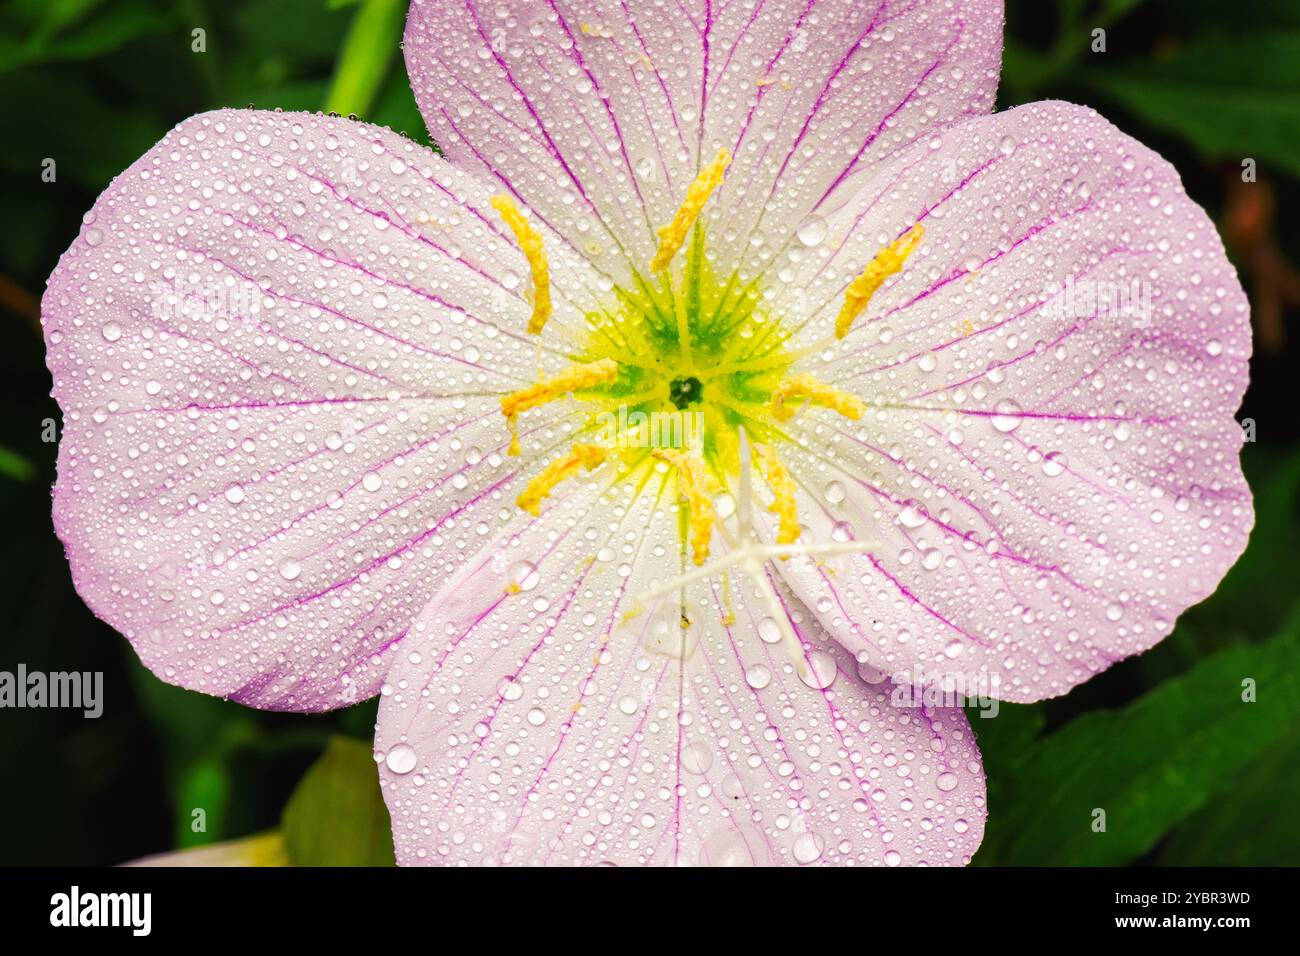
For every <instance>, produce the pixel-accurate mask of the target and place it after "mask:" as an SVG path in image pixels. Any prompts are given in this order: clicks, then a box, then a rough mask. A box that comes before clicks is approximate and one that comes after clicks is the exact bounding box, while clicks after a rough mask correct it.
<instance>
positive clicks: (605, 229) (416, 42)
mask: <svg viewBox="0 0 1300 956" xmlns="http://www.w3.org/2000/svg"><path fill="white" fill-rule="evenodd" d="M1001 32H1002V2H1001V0H946V2H943V3H915V2H911V3H898V2H891V0H878V2H867V3H863V2H862V0H762V2H757V3H754V2H750V3H717V2H714V0H687V2H683V3H666V2H656V3H650V4H647V3H631V2H627V0H619V2H610V0H521V2H516V3H511V4H499V3H491V2H488V0H415V2H414V3H413V4H412V7H411V13H410V19H409V21H408V25H407V31H406V41H405V50H406V62H407V69H408V72H409V73H410V75H411V78H412V84H413V86H414V88H415V94H416V99H417V101H418V102H419V104H420V108H421V111H422V112H423V114H424V117H425V122H426V123H427V124H428V127H429V130H430V131H431V132H432V133H433V136H434V138H435V139H436V140H437V142H438V143H439V145H440V146H441V147H442V148H443V149H444V150H446V152H447V155H448V156H449V157H451V158H453V159H454V160H456V161H457V162H461V163H464V164H466V166H467V168H470V167H471V165H472V166H473V167H476V168H478V169H480V170H482V171H484V172H485V173H487V174H488V175H491V176H493V177H495V178H496V179H498V180H499V181H500V182H501V183H502V184H503V185H504V186H505V188H507V189H508V190H509V191H511V192H512V193H514V194H515V195H516V196H517V197H519V198H520V199H521V200H522V201H523V202H524V203H526V204H527V205H528V206H529V207H531V208H532V209H533V210H534V211H535V212H537V214H538V215H539V217H540V218H542V219H543V220H545V221H547V222H548V223H550V224H551V225H552V226H553V227H554V228H555V229H556V230H557V231H558V232H560V233H562V234H563V235H564V236H565V237H566V238H568V239H569V240H570V241H571V242H573V243H574V244H575V246H577V247H579V248H581V249H582V250H583V251H584V252H586V253H587V254H588V255H590V256H591V258H592V261H593V262H595V263H597V264H598V265H599V266H600V268H602V269H603V270H604V271H605V272H606V273H608V274H609V275H610V276H613V277H614V278H615V279H621V278H622V277H623V276H624V275H625V273H626V271H627V269H628V267H629V265H630V266H631V267H632V268H637V269H641V270H644V269H645V267H646V265H647V263H648V262H649V260H650V258H651V255H652V254H653V252H654V251H655V248H656V244H657V240H656V236H655V232H654V230H655V228H656V227H658V226H662V225H664V224H665V223H667V222H668V221H669V220H670V219H671V218H672V215H673V213H674V211H675V210H676V209H677V207H678V205H679V204H680V203H681V202H682V200H683V198H684V197H685V195H686V190H687V187H688V186H689V185H690V183H691V182H692V180H693V179H694V178H695V177H696V175H697V174H698V173H699V171H700V169H701V167H702V166H704V165H705V164H707V163H709V162H710V161H711V160H712V159H713V158H714V156H715V155H716V154H717V152H718V150H719V149H723V148H725V149H728V150H730V151H731V153H732V155H733V156H734V157H735V163H734V164H733V165H732V167H731V169H730V170H729V172H728V175H727V181H726V183H725V184H724V186H723V188H722V189H721V190H720V192H719V198H718V199H716V200H715V201H713V202H712V203H710V205H709V207H708V212H707V215H708V216H709V217H710V221H711V222H712V223H713V225H714V227H715V228H714V229H712V230H711V231H710V239H711V241H713V242H714V243H715V250H716V252H717V255H718V257H719V259H718V261H719V263H720V269H721V271H722V273H723V274H724V275H725V274H728V273H729V272H730V270H731V268H733V267H735V266H738V265H740V264H741V263H740V258H739V257H740V256H741V255H742V254H743V255H745V256H747V257H749V258H750V259H751V260H752V259H753V254H754V251H755V250H759V251H761V252H763V253H764V254H768V253H770V250H769V249H767V248H766V246H770V247H772V249H778V248H781V247H782V246H784V245H785V243H786V242H788V241H789V240H790V239H791V238H792V237H793V236H794V232H795V230H796V228H798V227H799V225H800V224H802V223H804V222H805V221H806V220H807V219H808V218H809V217H811V216H815V215H816V212H815V210H816V208H817V207H818V205H819V204H821V203H822V202H824V201H827V200H828V198H829V197H828V194H830V193H834V192H836V191H837V189H838V187H839V186H841V185H844V184H845V183H846V182H851V181H852V180H854V179H856V178H857V176H858V174H859V172H860V171H861V170H864V169H866V168H869V167H870V166H871V165H872V164H873V163H874V162H875V161H876V160H878V159H879V158H880V157H882V156H885V155H888V154H889V153H890V152H892V151H894V150H896V149H898V148H899V147H900V146H901V145H903V144H905V143H908V142H911V141H913V140H915V139H916V138H917V137H920V136H923V135H925V133H926V132H927V131H928V130H933V129H941V128H943V127H944V126H946V125H948V124H949V123H951V122H953V121H954V120H956V119H957V118H959V117H963V116H970V115H979V114H982V113H986V112H988V110H989V108H990V107H991V106H992V103H993V96H994V92H995V90H996V86H997V75H998V70H999V65H1000V57H1001ZM748 264H751V265H752V264H753V263H752V262H750V263H748Z"/></svg>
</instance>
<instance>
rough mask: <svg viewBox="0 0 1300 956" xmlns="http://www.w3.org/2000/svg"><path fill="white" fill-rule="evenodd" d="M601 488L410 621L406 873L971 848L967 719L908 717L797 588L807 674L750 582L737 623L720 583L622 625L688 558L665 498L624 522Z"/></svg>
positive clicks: (395, 727)
mask: <svg viewBox="0 0 1300 956" xmlns="http://www.w3.org/2000/svg"><path fill="white" fill-rule="evenodd" d="M598 494H599V491H598V490H597V488H596V487H595V486H592V487H591V488H590V489H588V490H586V491H582V492H579V493H577V494H574V495H571V496H569V497H568V498H566V499H565V501H564V502H563V503H562V504H561V505H559V506H557V510H556V512H555V513H554V515H553V516H552V519H551V520H549V521H545V522H525V523H522V524H521V526H520V530H519V533H518V534H517V535H516V536H514V537H511V538H509V539H507V540H503V541H501V542H498V543H496V544H493V545H491V546H490V547H487V548H485V549H484V550H483V552H482V553H480V555H479V556H478V557H477V558H475V559H474V560H472V561H471V562H470V563H469V564H468V565H466V567H465V568H464V569H462V571H461V572H460V573H458V574H457V575H456V576H455V577H454V578H452V579H451V580H450V581H448V582H447V584H446V586H445V587H444V588H443V590H442V591H441V592H440V593H439V595H438V596H437V597H436V598H435V599H434V600H433V601H432V602H431V603H430V605H429V606H428V608H426V609H425V611H424V613H423V614H421V616H420V618H419V619H418V621H417V622H416V624H415V625H414V628H413V631H412V636H411V637H412V639H411V640H410V641H408V642H407V645H406V649H405V652H404V653H403V654H401V655H399V657H398V659H397V660H396V661H395V663H394V668H393V672H392V674H391V675H390V677H389V680H388V682H387V685H386V687H385V689H384V696H383V697H382V701H381V705H380V715H379V725H378V732H377V737H376V759H377V760H378V761H379V762H380V779H381V783H382V785H383V788H384V792H385V795H386V799H387V801H388V806H389V809H390V811H391V815H392V819H393V833H394V840H395V843H396V848H397V856H398V860H399V862H401V863H405V864H435V863H436V864H470V865H474V864H482V863H490V864H496V863H505V864H560V865H576V864H599V863H617V864H624V865H638V864H663V863H674V864H715V865H716V864H732V865H735V864H754V863H758V864H793V863H805V864H809V863H818V864H847V863H854V864H876V865H890V864H898V863H908V864H917V863H922V862H925V863H931V864H943V863H964V862H966V861H967V860H968V859H969V857H970V855H971V854H972V853H973V852H974V850H975V848H976V847H977V846H978V845H979V841H980V838H981V835H982V831H983V820H984V815H985V809H984V784H983V773H982V770H981V766H980V759H979V752H978V750H977V748H976V746H975V741H974V739H973V737H972V734H971V731H970V727H969V725H968V724H967V722H966V718H965V715H964V714H963V713H962V711H960V710H959V709H943V708H936V709H933V710H928V709H923V708H916V707H898V706H895V705H894V703H893V702H891V695H893V694H894V693H895V691H894V688H893V686H892V685H890V684H889V683H887V682H885V683H876V684H868V683H866V682H865V681H864V680H863V678H862V677H860V676H859V674H858V671H857V668H856V665H855V664H854V662H853V661H852V659H851V658H850V657H849V655H848V654H847V653H846V652H845V651H844V650H843V649H842V648H840V647H839V646H838V645H835V644H834V643H833V642H831V641H829V640H828V639H827V637H826V636H825V634H824V633H823V632H822V631H821V629H820V628H819V627H817V625H816V624H815V621H814V619H813V618H812V616H811V615H810V614H808V612H807V611H805V610H804V609H803V608H802V607H801V606H799V605H798V603H797V602H796V601H795V600H794V599H793V597H792V596H791V595H790V594H789V593H788V592H787V591H785V590H784V589H782V590H781V596H780V600H781V601H783V602H784V607H785V610H784V611H783V613H784V614H785V615H786V617H787V620H789V621H790V622H791V624H792V625H793V626H794V627H795V628H798V630H799V633H800V636H801V638H802V640H803V641H804V645H805V646H804V648H803V651H802V654H803V660H802V661H801V662H800V663H802V664H804V665H805V666H806V667H807V668H808V671H807V673H808V675H809V677H808V680H807V681H806V682H805V681H804V680H803V679H801V678H800V677H799V676H798V673H797V671H796V668H795V663H794V661H793V660H792V654H791V652H790V651H789V650H788V649H787V645H785V644H782V643H770V641H772V640H773V639H775V640H777V641H779V637H777V635H778V634H779V631H778V629H777V628H776V627H775V621H773V620H772V619H771V618H769V617H767V616H766V612H765V611H764V610H762V609H761V607H760V606H759V604H757V603H756V602H755V599H754V597H753V595H752V594H751V593H750V589H749V587H748V586H747V585H746V584H745V579H743V578H741V579H737V580H736V581H735V582H734V586H733V595H734V603H735V612H736V621H735V622H734V623H733V624H730V625H724V624H723V623H722V621H721V619H720V616H719V607H720V602H721V601H722V599H723V598H722V585H721V582H720V580H719V579H717V578H714V579H711V580H708V581H706V582H702V583H697V584H694V585H691V586H690V588H689V591H690V593H689V595H688V601H687V603H686V605H685V616H686V618H687V619H688V620H689V625H688V627H687V628H686V630H685V632H684V635H683V631H682V628H681V626H680V622H681V620H682V616H683V609H682V606H681V605H679V604H677V603H676V602H675V601H673V600H665V599H660V600H657V601H653V602H647V603H646V606H645V607H644V608H643V609H642V610H641V612H640V613H634V615H633V616H631V617H630V618H628V619H626V620H625V615H626V613H627V612H628V611H630V610H633V609H634V608H636V607H637V602H636V598H637V596H638V594H644V593H645V591H646V590H648V589H649V588H650V587H651V586H652V585H654V584H656V583H658V582H660V581H661V580H662V579H663V577H664V576H665V575H666V574H671V573H673V570H674V567H673V566H674V565H676V564H677V563H678V562H679V561H680V554H681V550H680V544H679V541H678V539H677V531H676V522H675V521H674V520H672V519H673V515H672V513H671V510H669V508H668V506H667V505H666V501H667V498H666V496H661V495H659V494H657V489H655V488H653V487H652V488H651V489H650V490H649V491H648V492H647V493H646V494H644V495H642V496H641V497H640V498H639V499H638V501H637V503H636V504H635V505H633V506H631V507H629V508H627V509H626V510H625V511H624V510H622V509H619V508H617V507H616V506H617V505H618V504H620V503H621V501H622V500H623V495H622V492H621V491H619V490H616V491H615V492H614V493H613V497H611V498H606V499H603V500H595V499H596V497H597V495H598ZM769 577H770V579H771V580H772V581H773V582H776V581H777V580H778V577H777V575H776V574H775V573H771V574H770V575H769ZM778 586H779V585H778ZM674 593H675V592H674ZM682 648H685V652H684V653H683V652H682V650H681V649H682ZM872 679H874V680H876V681H879V680H880V678H879V676H876V675H873V677H872Z"/></svg>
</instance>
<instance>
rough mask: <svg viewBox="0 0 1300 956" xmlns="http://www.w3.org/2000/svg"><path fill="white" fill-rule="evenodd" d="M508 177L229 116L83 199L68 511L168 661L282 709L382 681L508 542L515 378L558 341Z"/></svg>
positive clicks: (92, 591)
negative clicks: (534, 277) (471, 568)
mask: <svg viewBox="0 0 1300 956" xmlns="http://www.w3.org/2000/svg"><path fill="white" fill-rule="evenodd" d="M488 194H489V190H488V189H487V188H486V186H484V185H482V184H479V183H476V182H475V181H474V180H472V179H471V178H470V177H468V176H467V175H465V174H463V173H459V172H456V171H455V170H453V169H452V168H451V167H450V166H449V165H448V164H447V163H445V162H444V161H442V160H441V159H439V158H438V157H436V156H435V155H434V154H433V153H432V152H430V151H428V150H426V149H422V148H420V147H417V146H415V145H414V144H412V143H410V142H409V141H407V140H405V139H403V138H402V137H400V136H397V135H396V134H394V133H391V132H389V131H388V130H384V129H378V128H376V127H371V126H365V125H362V124H359V123H354V122H349V121H347V120H340V119H330V118H326V117H323V116H317V115H307V114H291V113H286V114H281V113H253V112H244V111H223V112H218V113H210V114H206V115H203V116H198V117H194V118H193V119H190V120H187V121H186V122H185V123H183V124H181V125H180V126H179V127H177V128H176V129H175V130H173V131H172V132H171V133H170V134H169V135H168V136H167V137H166V138H165V139H164V140H163V141H162V142H161V143H159V144H158V145H157V146H156V147H155V148H154V149H153V150H151V151H150V152H149V153H148V154H147V155H146V156H144V157H143V158H142V159H141V160H140V161H139V162H137V163H136V164H135V165H134V166H132V167H131V168H130V169H129V170H127V171H126V172H125V173H124V174H123V175H122V176H120V177H119V178H118V179H117V180H116V181H115V182H114V183H113V185H112V186H111V187H110V188H109V189H108V191H107V192H106V193H105V194H104V195H103V196H102V197H101V198H100V200H99V202H98V203H96V205H95V208H94V209H93V210H92V211H91V212H90V213H89V214H87V216H86V221H85V225H84V226H83V228H82V231H81V235H80V236H79V238H78V239H77V240H76V242H74V243H73V245H72V247H71V248H70V249H69V250H68V252H67V253H66V254H65V255H64V257H63V259H62V261H61V262H60V264H59V267H58V268H57V270H56V271H55V273H54V275H53V276H51V279H50V283H49V289H48V291H47V293H46V295H45V299H44V303H43V315H44V324H45V333H46V341H47V346H48V354H49V365H50V369H51V371H52V373H53V377H54V394H55V396H56V398H57V399H58V401H59V404H60V405H61V407H62V408H63V412H64V418H65V430H64V435H63V441H62V444H61V446H60V449H59V452H60V454H59V480H58V484H57V485H56V487H55V490H54V520H55V525H56V527H57V529H58V532H59V535H60V537H61V538H62V539H63V541H64V544H65V546H66V547H67V551H68V558H69V561H70V562H71V564H72V569H73V576H74V579H75V581H76V586H77V589H78V591H79V592H80V593H81V595H82V596H83V597H84V598H85V600H86V602H87V603H88V604H89V605H90V606H91V607H92V608H93V609H94V610H95V612H96V613H97V614H98V615H99V616H100V617H102V618H103V619H104V620H105V621H107V622H109V623H110V624H112V625H113V626H114V627H116V628H117V629H119V630H120V631H122V633H124V634H125V635H126V636H127V637H128V638H129V639H130V640H131V642H132V643H133V644H134V645H135V647H136V649H137V651H138V653H139V654H140V656H141V658H142V660H143V661H144V662H145V663H146V664H147V665H148V666H149V667H150V668H151V669H152V670H154V671H155V672H156V673H157V674H158V675H159V676H160V677H162V678H164V679H165V680H168V681H170V682H172V683H176V684H180V685H182V686H185V687H190V688H194V689H197V690H202V691H205V692H207V693H211V694H220V695H224V696H230V697H234V698H236V699H238V700H241V701H243V702H245V703H249V704H253V705H256V706H261V707H270V708H279V709H293V710H317V709H322V708H328V707H334V706H339V705H341V704H345V703H349V702H351V701H353V700H356V699H361V698H364V697H366V696H369V695H372V694H373V693H375V692H376V691H377V689H378V686H379V682H380V680H381V679H382V677H383V674H384V673H385V671H386V667H387V662H388V660H389V659H390V658H391V657H392V653H393V648H394V646H395V645H396V644H397V642H399V641H400V640H401V638H402V636H403V635H404V633H405V629H406V626H407V625H408V624H409V623H410V622H411V620H412V619H413V618H414V616H415V614H416V613H417V612H418V611H419V610H420V608H422V607H423V606H424V605H425V603H427V601H428V598H429V596H430V594H431V593H432V592H433V590H434V588H435V586H436V582H437V581H438V580H439V579H441V578H442V577H444V576H445V575H446V574H448V573H450V571H451V569H453V568H455V567H456V566H457V565H458V564H459V563H460V561H461V558H462V555H464V554H466V553H470V554H472V553H473V552H474V551H476V550H477V549H478V548H479V547H480V546H481V543H482V542H483V541H484V540H487V537H486V536H487V535H489V534H490V533H492V531H493V529H494V527H495V525H496V524H497V522H498V521H499V520H500V513H501V511H502V507H503V502H504V501H506V500H507V499H506V494H507V491H508V488H509V486H510V484H511V483H512V482H514V481H517V480H518V476H519V475H520V472H521V469H529V468H533V467H535V466H533V465H532V464H531V463H529V462H526V461H525V462H523V463H521V460H520V459H517V458H511V459H507V458H506V457H505V456H504V454H503V451H504V447H505V439H506V432H505V428H504V424H503V422H502V419H501V415H500V407H499V404H498V399H497V394H499V393H500V392H502V391H504V390H509V389H513V388H517V387H519V386H520V385H521V384H526V383H528V382H530V381H532V380H533V377H534V376H535V374H536V354H537V353H536V352H535V350H534V341H535V340H532V339H529V340H527V341H525V339H526V336H525V335H524V333H523V329H524V328H525V326H526V324H527V321H528V316H529V314H530V309H531V307H530V305H529V303H528V301H527V300H526V297H525V290H524V287H523V286H524V283H523V282H522V281H521V278H520V277H521V276H526V275H527V267H526V265H525V263H524V261H523V258H522V255H521V254H520V252H519V250H518V248H517V246H516V244H515V242H514V240H513V237H512V236H511V235H510V233H509V231H508V230H506V229H505V228H504V227H503V226H502V225H501V223H500V220H499V218H498V217H497V216H496V214H495V213H494V212H493V211H492V210H491V209H490V208H488V207H487V205H486V200H487V196H488ZM552 269H553V273H554V275H555V278H556V285H557V289H558V290H559V291H558V293H557V298H559V300H560V302H561V305H562V307H564V308H567V309H569V311H572V309H571V307H569V306H567V305H566V304H564V302H563V298H562V296H563V295H564V294H566V293H572V294H578V295H581V294H583V293H582V290H581V288H580V286H578V285H577V283H576V281H572V280H571V277H570V273H569V272H567V271H566V269H565V267H564V265H563V259H562V256H557V257H556V259H555V261H553V263H552ZM556 321H559V318H558V317H557V320H556ZM544 419H545V416H544V415H542V413H537V422H535V423H525V425H524V427H525V429H527V428H529V427H536V426H537V425H538V424H541V423H542V421H543V420H544Z"/></svg>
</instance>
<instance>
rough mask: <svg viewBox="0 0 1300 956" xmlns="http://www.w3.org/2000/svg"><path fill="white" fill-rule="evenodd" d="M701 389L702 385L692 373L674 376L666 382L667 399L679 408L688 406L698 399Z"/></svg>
mask: <svg viewBox="0 0 1300 956" xmlns="http://www.w3.org/2000/svg"><path fill="white" fill-rule="evenodd" d="M703 389H704V386H703V385H701V384H700V380H699V379H698V378H696V377H695V376H694V375H690V376H688V377H686V378H675V379H673V380H672V381H671V382H669V383H668V400H669V401H671V402H672V403H673V404H674V405H676V406H677V407H678V408H679V409H682V408H688V407H689V406H691V405H694V404H695V403H697V402H698V401H699V400H700V392H701V391H703Z"/></svg>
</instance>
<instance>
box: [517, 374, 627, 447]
mask: <svg viewBox="0 0 1300 956" xmlns="http://www.w3.org/2000/svg"><path fill="white" fill-rule="evenodd" d="M617 375H618V363H617V362H615V361H614V360H613V359H607V358H606V359H601V360H600V361H599V362H590V363H588V364H586V365H574V366H572V367H570V368H568V369H565V370H564V371H563V372H561V373H560V374H559V375H555V376H552V377H551V378H548V379H543V380H542V381H540V382H538V383H537V384H536V385H529V386H528V387H527V388H521V389H520V390H519V391H517V392H511V393H510V394H509V395H506V396H504V397H503V398H502V399H501V414H502V415H504V416H505V417H506V424H507V425H509V426H510V454H512V455H517V454H519V451H520V449H519V433H518V421H519V416H520V415H521V414H523V413H524V412H526V411H528V410H529V409H530V408H537V407H538V406H539V405H545V404H546V403H547V402H550V401H554V400H555V399H557V398H559V397H560V396H561V395H566V394H568V393H569V392H572V391H576V390H577V389H580V388H590V387H591V386H593V385H601V384H604V383H607V382H612V381H614V379H615V378H616V377H617Z"/></svg>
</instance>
